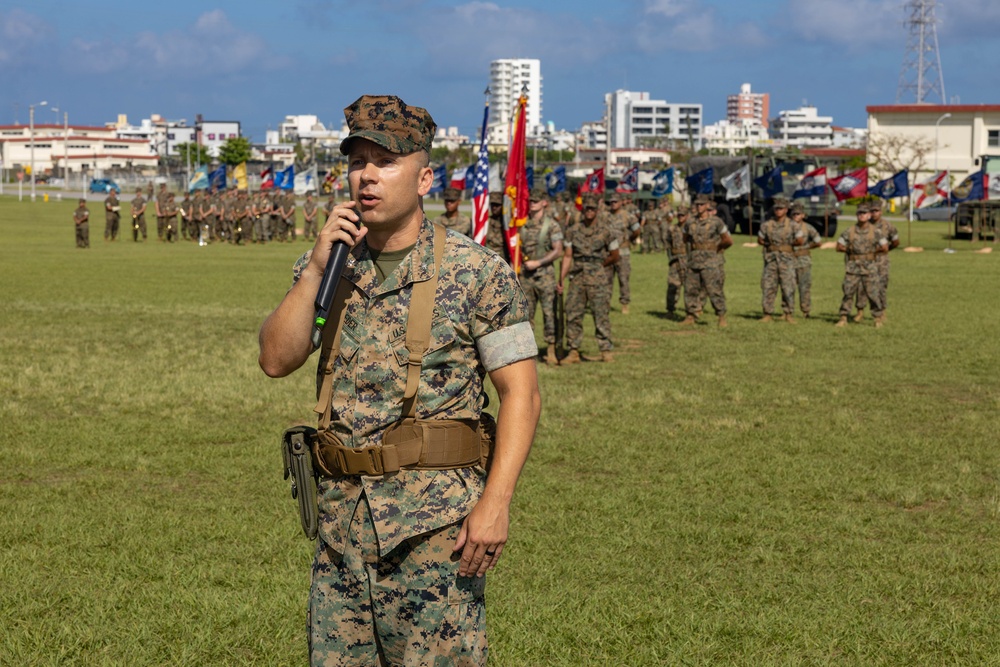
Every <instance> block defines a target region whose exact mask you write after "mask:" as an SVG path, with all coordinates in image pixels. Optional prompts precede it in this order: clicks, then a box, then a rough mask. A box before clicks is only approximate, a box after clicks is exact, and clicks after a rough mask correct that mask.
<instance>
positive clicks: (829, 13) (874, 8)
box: [781, 0, 903, 51]
mask: <svg viewBox="0 0 1000 667" xmlns="http://www.w3.org/2000/svg"><path fill="white" fill-rule="evenodd" d="M781 16H783V18H784V22H785V23H786V24H787V26H786V27H787V29H788V32H789V33H790V37H793V38H798V39H802V40H809V41H820V42H828V43H832V44H835V45H839V46H842V47H845V48H846V49H848V50H849V51H867V50H870V49H876V48H878V47H879V44H878V42H879V41H880V40H886V39H888V40H892V41H896V40H897V39H898V38H899V36H900V35H901V34H902V33H901V29H900V23H901V21H902V19H903V12H902V10H901V9H900V2H899V0H809V1H808V2H800V1H794V0H793V1H791V2H789V3H788V6H787V8H786V10H785V11H784V12H782V13H781Z"/></svg>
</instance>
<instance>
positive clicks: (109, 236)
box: [104, 188, 121, 241]
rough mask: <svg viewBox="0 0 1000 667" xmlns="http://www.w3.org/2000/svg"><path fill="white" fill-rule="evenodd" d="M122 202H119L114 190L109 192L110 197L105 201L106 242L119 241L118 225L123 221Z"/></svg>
mask: <svg viewBox="0 0 1000 667" xmlns="http://www.w3.org/2000/svg"><path fill="white" fill-rule="evenodd" d="M120 209H121V202H119V201H118V194H117V193H116V192H115V190H114V188H111V189H110V190H109V191H108V196H107V197H105V199H104V240H105V241H117V240H118V223H119V220H120V219H121V212H120Z"/></svg>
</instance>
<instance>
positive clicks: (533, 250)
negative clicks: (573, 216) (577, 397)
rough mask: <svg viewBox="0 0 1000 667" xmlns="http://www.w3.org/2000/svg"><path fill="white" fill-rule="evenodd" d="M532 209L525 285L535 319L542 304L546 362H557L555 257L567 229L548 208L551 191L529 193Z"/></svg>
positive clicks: (525, 239) (525, 232)
mask: <svg viewBox="0 0 1000 667" xmlns="http://www.w3.org/2000/svg"><path fill="white" fill-rule="evenodd" d="M529 199H530V202H531V210H530V213H529V215H528V219H527V220H526V221H525V223H524V225H523V226H522V227H521V230H520V232H519V236H520V239H521V252H522V255H523V257H524V261H523V263H522V264H521V277H520V282H521V289H522V290H524V298H525V302H526V305H527V311H528V321H529V322H531V323H534V321H535V306H536V304H537V305H540V306H541V307H542V333H543V335H544V337H545V343H546V345H547V346H548V349H547V350H546V353H545V363H546V364H549V365H550V366H555V365H557V364H558V363H559V360H558V358H557V357H556V308H555V306H556V270H555V261H556V259H558V258H559V257H560V256H562V254H563V242H562V241H563V233H562V228H561V227H560V226H559V223H558V222H556V221H555V220H553V219H552V218H551V217H550V216H549V215H548V214H547V211H546V204H547V203H548V199H549V195H548V193H547V192H546V190H545V189H544V188H535V189H534V190H532V191H531V194H530V195H529Z"/></svg>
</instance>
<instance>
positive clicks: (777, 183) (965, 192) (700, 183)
mask: <svg viewBox="0 0 1000 667" xmlns="http://www.w3.org/2000/svg"><path fill="white" fill-rule="evenodd" d="M783 170H784V165H778V166H776V167H775V168H774V169H772V170H771V171H769V172H767V173H766V174H764V175H763V176H760V177H758V178H756V179H754V180H753V183H755V184H756V185H758V186H759V187H760V189H761V191H762V193H763V195H764V198H765V199H766V198H770V197H774V196H776V195H779V194H783V193H784V191H785V185H784V179H783V177H782V172H783ZM948 176H949V174H948V172H947V171H941V172H938V173H936V174H934V176H932V177H931V178H929V179H928V180H927V181H924V182H923V183H918V184H916V185H914V186H913V189H914V190H916V191H919V194H918V195H917V200H916V201H915V202H914V207H915V208H922V207H925V206H930V205H932V204H934V203H936V202H938V201H941V200H948V201H951V202H954V203H961V202H967V201H979V200H981V199H987V198H988V197H989V194H990V192H991V189H990V186H989V175H988V174H986V173H985V172H984V171H978V172H976V173H974V174H970V175H969V176H968V177H966V178H965V179H964V180H963V181H962V182H961V183H960V184H959V185H957V186H956V187H955V188H954V189H953V190H951V191H950V192H949V191H948V189H947V188H948ZM714 180H715V174H714V170H713V168H712V167H708V168H706V169H703V170H701V171H699V172H696V173H694V174H691V175H690V176H688V177H687V185H688V192H690V193H691V194H712V193H713V192H714V189H715V183H714ZM720 182H721V184H722V186H723V187H724V188H725V190H726V199H736V198H737V197H740V196H742V195H745V194H749V192H750V186H751V180H750V166H749V165H743V167H741V168H740V169H738V170H736V171H735V172H733V173H731V174H729V175H728V176H724V177H723V178H722V180H721V181H720ZM828 187H829V188H830V189H831V190H832V192H833V194H834V196H835V197H836V198H837V201H844V200H845V199H857V198H860V197H865V196H869V195H871V196H875V197H881V198H883V199H892V198H894V197H908V196H910V185H909V171H908V170H906V169H904V170H903V171H900V172H898V173H896V174H893V175H892V176H890V177H889V178H886V179H883V180H881V181H879V182H878V183H876V184H875V185H872V186H869V185H868V167H862V168H861V169H856V170H854V171H851V172H848V173H846V174H842V175H840V176H837V177H834V178H828V177H827V170H826V167H819V168H818V169H813V170H812V171H810V172H808V173H806V174H804V175H803V176H802V178H801V179H800V180H799V182H798V184H797V187H796V188H795V191H794V192H793V193H792V198H794V199H798V198H802V197H821V196H823V195H824V193H825V192H826V189H827V188H828ZM993 190H995V191H996V195H995V196H996V197H998V198H1000V179H997V183H996V184H995V185H994V187H993Z"/></svg>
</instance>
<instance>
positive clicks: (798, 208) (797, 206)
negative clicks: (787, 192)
mask: <svg viewBox="0 0 1000 667" xmlns="http://www.w3.org/2000/svg"><path fill="white" fill-rule="evenodd" d="M805 212H806V206H805V204H803V203H802V202H800V201H797V202H793V203H792V205H791V207H789V213H791V214H792V215H795V214H796V213H801V214H803V215H805Z"/></svg>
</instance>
